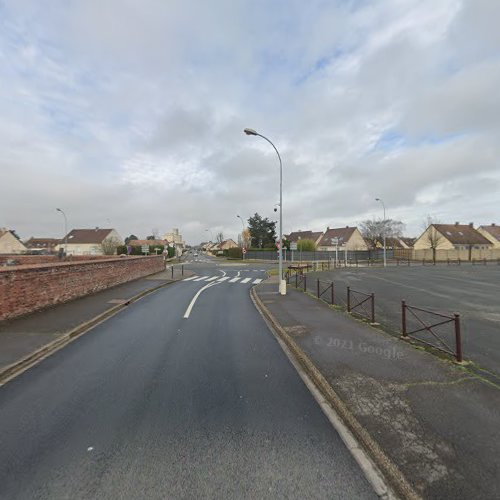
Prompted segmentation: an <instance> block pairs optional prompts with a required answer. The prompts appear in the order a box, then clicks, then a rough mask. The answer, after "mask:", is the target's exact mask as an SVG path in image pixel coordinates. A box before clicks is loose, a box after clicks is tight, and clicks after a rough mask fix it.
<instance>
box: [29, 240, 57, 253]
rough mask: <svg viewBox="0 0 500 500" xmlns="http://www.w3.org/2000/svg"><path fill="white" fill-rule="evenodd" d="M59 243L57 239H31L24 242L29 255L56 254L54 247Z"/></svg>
mask: <svg viewBox="0 0 500 500" xmlns="http://www.w3.org/2000/svg"><path fill="white" fill-rule="evenodd" d="M59 243H61V240H60V239H59V238H33V236H32V237H31V238H30V239H29V240H27V241H25V242H24V245H25V246H26V248H27V249H28V251H29V252H31V253H56V247H57V245H59Z"/></svg>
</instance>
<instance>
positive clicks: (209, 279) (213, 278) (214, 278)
mask: <svg viewBox="0 0 500 500" xmlns="http://www.w3.org/2000/svg"><path fill="white" fill-rule="evenodd" d="M218 277H219V276H212V277H211V278H208V279H207V280H205V281H214V280H216V279H217V278H218Z"/></svg>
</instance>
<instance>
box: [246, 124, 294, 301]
mask: <svg viewBox="0 0 500 500" xmlns="http://www.w3.org/2000/svg"><path fill="white" fill-rule="evenodd" d="M243 132H245V134H247V135H256V136H259V137H262V139H264V140H266V141H267V142H268V143H269V144H271V146H272V147H273V148H274V150H275V151H276V154H277V155H278V160H279V161H280V240H279V265H278V275H279V288H278V291H279V293H280V294H281V295H286V281H285V280H284V279H283V164H282V162H281V156H280V154H279V152H278V150H277V149H276V146H275V145H274V144H273V143H272V142H271V141H270V140H269V139H268V138H267V137H265V136H263V135H262V134H259V133H258V132H256V131H255V130H253V129H251V128H246V129H245V130H243Z"/></svg>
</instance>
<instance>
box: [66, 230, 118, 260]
mask: <svg viewBox="0 0 500 500" xmlns="http://www.w3.org/2000/svg"><path fill="white" fill-rule="evenodd" d="M66 239H67V242H68V248H67V254H68V255H104V254H113V253H114V252H113V251H112V249H113V247H116V246H117V245H123V240H122V238H121V236H120V235H119V234H118V233H117V232H116V230H115V229H101V228H99V227H96V228H95V229H73V230H71V231H70V232H69V233H68V235H67V238H66V237H65V238H63V239H62V240H60V243H59V245H57V247H56V248H57V250H59V248H62V249H63V250H64V246H65V244H66ZM106 247H108V248H106ZM105 250H106V251H105Z"/></svg>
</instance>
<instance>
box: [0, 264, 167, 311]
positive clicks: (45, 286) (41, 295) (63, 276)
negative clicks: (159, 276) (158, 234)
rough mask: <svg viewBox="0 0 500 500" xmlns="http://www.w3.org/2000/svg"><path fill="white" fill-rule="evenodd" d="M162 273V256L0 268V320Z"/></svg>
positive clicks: (163, 265) (163, 267) (163, 266)
mask: <svg viewBox="0 0 500 500" xmlns="http://www.w3.org/2000/svg"><path fill="white" fill-rule="evenodd" d="M164 269H165V263H164V260H163V257H162V256H158V257H156V256H154V257H123V258H118V259H117V258H111V259H96V260H91V261H80V262H63V263H59V262H58V263H54V264H51V263H49V264H30V265H22V266H12V267H0V320H3V319H7V318H14V317H16V316H21V315H23V314H27V313H30V312H33V311H36V310H38V309H43V308H45V307H48V306H51V305H55V304H60V303H62V302H68V301H70V300H73V299H76V298H77V297H82V296H83V295H88V294H91V293H94V292H98V291H100V290H104V289H106V288H109V287H112V286H115V285H119V284H121V283H125V282H127V281H131V280H134V279H137V278H141V277H143V276H147V275H149V274H153V273H157V272H160V271H163V270H164Z"/></svg>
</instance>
